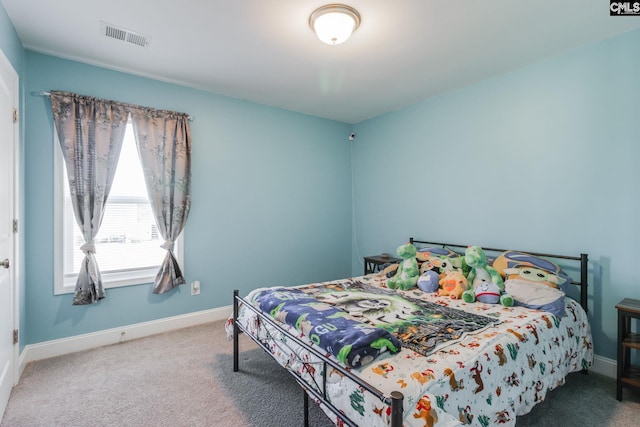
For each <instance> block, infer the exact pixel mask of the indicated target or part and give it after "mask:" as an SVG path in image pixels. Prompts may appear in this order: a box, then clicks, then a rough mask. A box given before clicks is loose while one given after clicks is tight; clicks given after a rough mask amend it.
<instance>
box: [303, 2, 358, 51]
mask: <svg viewBox="0 0 640 427" xmlns="http://www.w3.org/2000/svg"><path fill="white" fill-rule="evenodd" d="M309 26H310V27H311V29H312V30H313V31H315V32H316V35H317V36H318V38H319V39H320V40H321V41H323V42H324V43H326V44H330V45H336V44H340V43H344V42H346V41H347V40H348V39H349V37H351V33H353V32H354V31H355V30H356V29H357V28H358V27H359V26H360V14H359V13H358V11H357V10H355V9H354V8H352V7H350V6H347V5H344V4H327V5H325V6H322V7H319V8H318V9H316V10H315V11H314V12H313V13H312V14H311V16H310V17H309Z"/></svg>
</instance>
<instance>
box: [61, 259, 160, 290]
mask: <svg viewBox="0 0 640 427" xmlns="http://www.w3.org/2000/svg"><path fill="white" fill-rule="evenodd" d="M159 268H160V266H157V267H151V268H146V269H143V270H134V271H118V272H113V273H102V286H103V288H104V289H110V288H119V287H123V286H134V285H144V284H149V283H153V281H154V280H155V278H156V275H157V274H158V269H159ZM77 278H78V275H77V274H72V275H68V276H66V277H65V278H64V283H63V285H62V286H56V289H55V292H54V295H63V294H72V293H74V291H75V288H76V281H77Z"/></svg>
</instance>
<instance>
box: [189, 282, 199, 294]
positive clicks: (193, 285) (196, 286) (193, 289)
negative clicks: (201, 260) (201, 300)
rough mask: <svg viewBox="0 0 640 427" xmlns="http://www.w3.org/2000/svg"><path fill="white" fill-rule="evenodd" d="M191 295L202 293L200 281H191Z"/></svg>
mask: <svg viewBox="0 0 640 427" xmlns="http://www.w3.org/2000/svg"><path fill="white" fill-rule="evenodd" d="M191 295H200V281H199V280H195V281H193V282H191Z"/></svg>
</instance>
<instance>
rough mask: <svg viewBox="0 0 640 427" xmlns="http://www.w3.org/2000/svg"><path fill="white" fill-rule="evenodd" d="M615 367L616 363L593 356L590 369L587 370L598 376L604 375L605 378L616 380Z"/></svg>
mask: <svg viewBox="0 0 640 427" xmlns="http://www.w3.org/2000/svg"><path fill="white" fill-rule="evenodd" d="M617 366H618V363H617V361H615V360H613V359H608V358H606V357H602V356H598V355H595V356H593V365H592V366H591V368H589V370H590V371H593V372H596V373H598V374H602V375H605V376H607V377H611V378H616V376H617Z"/></svg>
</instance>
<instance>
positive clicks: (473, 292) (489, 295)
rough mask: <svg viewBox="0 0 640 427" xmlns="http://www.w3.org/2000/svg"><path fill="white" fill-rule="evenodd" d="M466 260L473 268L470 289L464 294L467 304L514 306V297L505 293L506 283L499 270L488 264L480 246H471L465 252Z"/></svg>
mask: <svg viewBox="0 0 640 427" xmlns="http://www.w3.org/2000/svg"><path fill="white" fill-rule="evenodd" d="M464 260H465V262H466V264H467V265H468V266H469V267H471V271H469V275H468V276H467V282H468V283H469V285H470V289H469V290H467V291H465V292H464V293H463V294H462V299H463V300H464V301H465V302H474V301H476V300H478V301H480V302H486V303H489V304H497V303H500V304H502V305H503V306H505V307H511V306H513V297H512V296H511V295H509V294H505V293H504V282H503V281H502V276H501V275H500V273H498V270H496V269H495V268H493V267H491V266H490V265H488V264H487V257H486V256H485V254H484V251H483V250H482V248H481V247H480V246H470V247H468V248H467V249H466V250H465V252H464Z"/></svg>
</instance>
